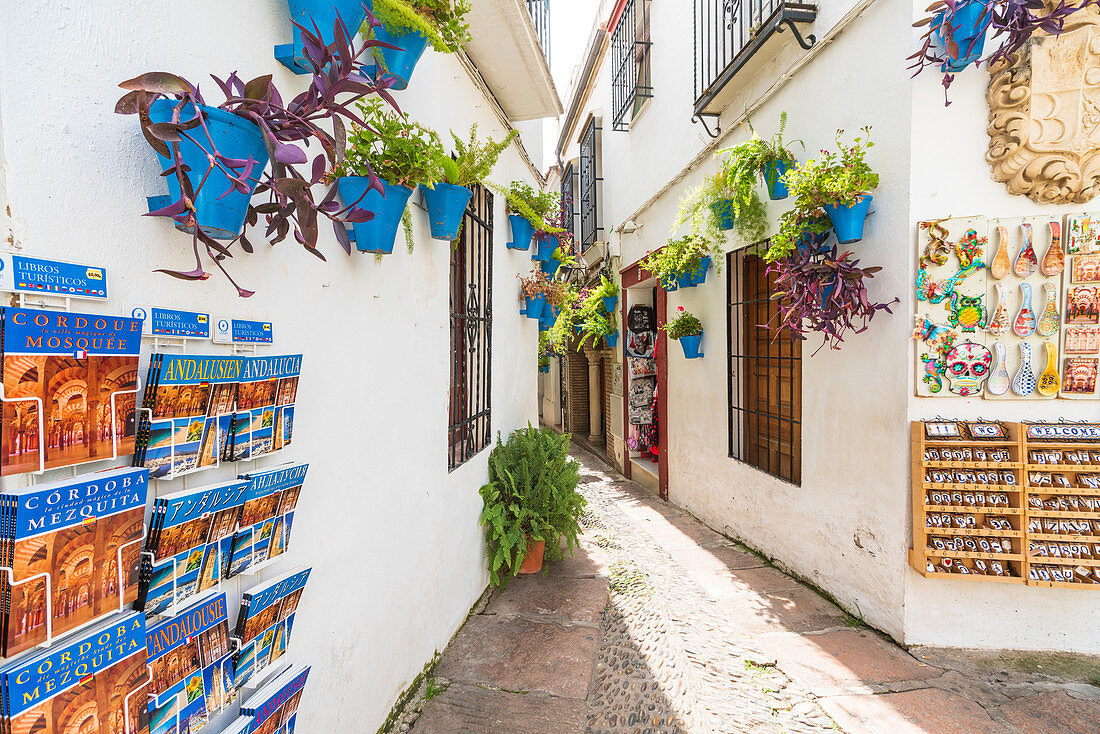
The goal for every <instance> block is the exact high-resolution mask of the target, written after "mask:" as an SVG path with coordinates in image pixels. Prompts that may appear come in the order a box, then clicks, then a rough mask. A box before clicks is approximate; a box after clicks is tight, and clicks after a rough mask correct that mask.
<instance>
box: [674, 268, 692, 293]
mask: <svg viewBox="0 0 1100 734" xmlns="http://www.w3.org/2000/svg"><path fill="white" fill-rule="evenodd" d="M694 287H695V273H693V272H691V271H688V272H686V273H677V275H676V288H677V289H679V288H694Z"/></svg>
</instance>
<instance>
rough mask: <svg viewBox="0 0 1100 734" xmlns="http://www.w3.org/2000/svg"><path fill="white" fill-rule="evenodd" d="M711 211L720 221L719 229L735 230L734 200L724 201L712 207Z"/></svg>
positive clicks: (715, 203) (717, 202)
mask: <svg viewBox="0 0 1100 734" xmlns="http://www.w3.org/2000/svg"><path fill="white" fill-rule="evenodd" d="M710 211H711V213H712V214H714V217H715V219H717V220H718V229H722V230H726V229H733V199H723V200H722V201H716V202H714V203H713V204H711V205H710Z"/></svg>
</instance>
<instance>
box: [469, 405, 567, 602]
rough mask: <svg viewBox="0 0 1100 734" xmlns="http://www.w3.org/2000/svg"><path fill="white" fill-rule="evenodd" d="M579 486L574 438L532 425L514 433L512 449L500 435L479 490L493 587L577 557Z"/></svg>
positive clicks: (508, 442) (490, 579) (482, 522)
mask: <svg viewBox="0 0 1100 734" xmlns="http://www.w3.org/2000/svg"><path fill="white" fill-rule="evenodd" d="M579 483H580V464H578V463H577V461H576V460H575V459H570V458H569V434H560V435H559V434H557V433H554V432H553V431H551V430H550V429H549V428H535V427H533V426H531V425H528V426H527V428H520V429H518V430H516V431H513V432H512V435H511V436H509V437H508V441H507V443H503V442H502V441H501V439H500V435H499V434H498V435H497V445H496V446H495V447H494V448H493V451H492V453H490V454H489V481H488V482H487V483H486V484H485V485H484V486H482V488H481V489H480V494H481V499H482V503H483V508H482V511H481V524H482V525H483V526H484V527H485V544H486V548H487V550H488V556H489V583H491V584H492V585H494V586H504V585H505V584H507V583H508V581H509V580H510V579H512V578H513V577H514V576H515V575H516V574H518V573H538V572H539V571H540V570H541V569H542V561H543V558H544V556H548V557H549V558H551V559H558V558H563V557H564V554H565V552H566V551H568V553H569V554H570V555H572V553H573V551H574V549H575V548H576V547H577V536H578V535H579V534H580V530H581V528H580V518H581V514H582V513H583V512H584V508H585V500H584V497H582V496H581V495H580V493H579V492H577V485H578V484H579ZM563 541H564V545H565V548H564V549H563V548H562V544H563Z"/></svg>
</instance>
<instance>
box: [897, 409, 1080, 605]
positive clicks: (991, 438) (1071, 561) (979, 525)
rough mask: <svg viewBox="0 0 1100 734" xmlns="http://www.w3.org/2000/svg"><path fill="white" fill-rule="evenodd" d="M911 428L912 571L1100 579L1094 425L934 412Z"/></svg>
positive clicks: (1072, 581) (1012, 579)
mask: <svg viewBox="0 0 1100 734" xmlns="http://www.w3.org/2000/svg"><path fill="white" fill-rule="evenodd" d="M910 435H911V443H912V450H913V456H912V462H913V547H912V549H911V550H910V555H909V561H910V564H911V565H912V566H913V568H914V569H916V571H917V572H918V573H920V574H921V575H923V576H926V577H935V578H964V577H965V578H974V579H977V580H980V581H994V582H1001V583H1026V584H1027V585H1029V586H1045V587H1067V588H1087V587H1095V588H1097V589H1100V428H1098V427H1097V426H1096V425H1095V424H1074V423H1065V424H1045V423H1000V422H997V423H991V422H986V421H945V420H933V421H915V422H913V424H912V427H911V433H910Z"/></svg>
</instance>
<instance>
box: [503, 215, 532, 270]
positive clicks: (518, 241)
mask: <svg viewBox="0 0 1100 734" xmlns="http://www.w3.org/2000/svg"><path fill="white" fill-rule="evenodd" d="M508 223H509V224H511V225H512V241H511V242H509V243H508V248H509V249H511V250H526V249H527V248H529V247H530V246H531V238H532V237H533V236H534V235H535V226H534V225H533V224H531V222H529V221H528V220H527V217H525V216H523V215H522V214H509V215H508ZM532 259H534V258H532Z"/></svg>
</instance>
